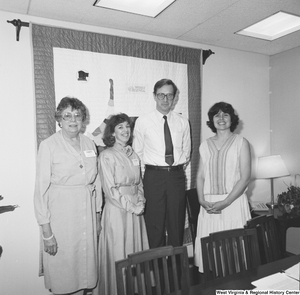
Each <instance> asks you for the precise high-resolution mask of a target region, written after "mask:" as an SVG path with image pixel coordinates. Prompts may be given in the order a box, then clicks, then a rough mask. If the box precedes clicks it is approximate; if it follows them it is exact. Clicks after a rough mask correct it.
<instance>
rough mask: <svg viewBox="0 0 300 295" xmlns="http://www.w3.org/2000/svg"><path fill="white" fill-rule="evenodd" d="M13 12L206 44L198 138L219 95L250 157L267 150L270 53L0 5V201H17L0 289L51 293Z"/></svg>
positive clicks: (6, 233)
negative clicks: (41, 262)
mask: <svg viewBox="0 0 300 295" xmlns="http://www.w3.org/2000/svg"><path fill="white" fill-rule="evenodd" d="M12 19H21V20H22V21H26V22H28V21H33V22H36V23H40V24H45V25H53V26H62V27H68V28H74V29H78V30H87V31H92V32H99V33H107V34H112V35H119V36H123V37H130V38H136V39H144V40H150V41H155V42H162V43H170V44H174V45H180V46H186V47H194V48H203V49H212V50H213V51H214V52H215V55H212V56H211V57H209V58H208V60H207V61H206V64H205V66H204V78H203V85H204V89H203V99H202V106H203V107H202V108H203V110H202V113H203V114H205V116H203V118H202V122H203V126H202V130H203V132H202V134H203V136H202V138H203V139H205V138H207V137H209V136H211V135H212V134H211V133H210V131H209V129H208V128H207V127H206V125H205V121H206V113H207V111H208V109H209V107H210V106H211V105H212V104H213V103H214V102H217V101H221V100H224V101H228V102H230V103H232V104H233V106H234V107H235V108H236V109H237V111H238V113H239V115H240V118H241V120H242V121H243V124H242V127H243V128H242V131H241V134H242V135H243V136H245V137H246V138H247V139H248V140H249V141H250V143H251V146H252V152H253V155H254V157H257V156H260V155H265V154H267V153H269V150H270V133H269V129H270V114H269V113H270V110H269V57H267V56H264V55H259V54H251V53H246V52H240V51H235V50H228V49H224V48H217V47H212V46H207V45H203V46H202V45H199V44H193V43H187V42H180V41H178V40H169V39H164V38H159V37H153V36H152V37H151V36H146V35H144V36H143V35H140V34H134V33H129V32H122V31H115V30H109V29H104V28H96V27H91V26H84V25H77V24H70V23H64V22H59V21H54V20H48V19H41V18H35V17H29V16H27V15H18V14H12V13H8V12H3V11H0V23H1V26H0V36H1V46H0V81H1V82H0V83H1V86H0V97H1V103H2V110H1V115H0V126H1V148H0V167H1V168H0V184H1V185H0V194H1V195H3V196H4V200H3V201H1V202H0V205H9V204H18V205H19V206H20V207H19V208H17V209H16V210H15V211H14V212H8V213H4V214H1V215H0V244H1V245H2V246H3V248H4V252H3V255H2V258H1V259H0V293H1V294H7V295H13V294H18V295H35V294H38V295H43V294H49V292H48V291H46V290H45V289H44V285H43V278H39V277H38V276H37V273H38V251H39V239H38V235H39V233H38V226H37V223H36V221H35V218H34V212H33V191H34V179H35V155H36V144H35V142H36V138H35V120H34V117H35V107H34V90H33V67H32V57H31V45H30V30H29V28H24V27H22V29H21V33H20V41H19V42H16V41H15V40H16V35H15V27H14V26H13V25H12V24H9V23H7V20H12ZM199 115H200V114H199ZM254 163H255V158H254ZM268 189H269V186H268V185H267V184H266V183H263V182H258V181H256V182H255V181H253V182H252V184H251V186H250V189H249V196H251V197H252V198H253V199H261V200H264V198H266V195H265V194H263V193H262V192H264V191H268ZM266 200H267V199H266Z"/></svg>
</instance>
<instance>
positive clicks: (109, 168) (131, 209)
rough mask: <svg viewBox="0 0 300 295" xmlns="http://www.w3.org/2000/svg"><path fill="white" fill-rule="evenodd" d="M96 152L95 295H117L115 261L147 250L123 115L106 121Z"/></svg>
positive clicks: (127, 121) (127, 126)
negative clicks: (100, 197)
mask: <svg viewBox="0 0 300 295" xmlns="http://www.w3.org/2000/svg"><path fill="white" fill-rule="evenodd" d="M106 123H107V125H106V128H105V131H104V135H103V142H104V143H105V145H106V146H107V147H108V148H107V149H105V150H104V151H103V152H101V153H100V178H101V183H102V186H103V191H104V195H105V206H104V209H103V215H102V220H101V226H102V231H101V235H100V241H99V252H100V253H99V255H100V275H99V286H98V289H97V290H95V291H94V292H93V294H97V295H103V294H107V295H112V294H117V290H116V275H115V261H117V260H120V259H124V258H127V255H128V254H131V253H134V252H138V251H142V250H146V249H148V248H149V244H148V238H147V233H146V227H145V222H144V217H143V216H142V214H143V212H144V206H145V198H144V191H143V186H142V181H141V177H140V160H139V158H138V156H137V155H136V153H135V152H134V151H133V150H132V148H131V146H130V145H128V144H129V143H131V140H132V125H131V121H130V119H129V117H128V116H127V115H126V114H118V115H113V116H112V117H111V118H110V119H109V120H108V121H107V122H106Z"/></svg>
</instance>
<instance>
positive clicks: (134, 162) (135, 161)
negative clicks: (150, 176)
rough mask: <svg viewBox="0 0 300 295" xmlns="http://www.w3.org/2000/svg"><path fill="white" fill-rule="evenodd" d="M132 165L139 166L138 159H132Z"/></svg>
mask: <svg viewBox="0 0 300 295" xmlns="http://www.w3.org/2000/svg"><path fill="white" fill-rule="evenodd" d="M132 163H133V166H139V165H140V161H139V159H132Z"/></svg>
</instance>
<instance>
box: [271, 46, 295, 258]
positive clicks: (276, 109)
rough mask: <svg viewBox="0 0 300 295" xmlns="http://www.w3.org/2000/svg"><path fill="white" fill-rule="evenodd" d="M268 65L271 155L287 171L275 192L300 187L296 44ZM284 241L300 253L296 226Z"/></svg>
mask: <svg viewBox="0 0 300 295" xmlns="http://www.w3.org/2000/svg"><path fill="white" fill-rule="evenodd" d="M270 66H271V70H270V77H271V78H270V80H271V84H270V91H271V95H270V108H271V117H270V118H271V128H272V133H271V146H272V154H279V155H281V156H282V158H283V160H284V162H285V164H286V166H287V169H288V170H289V172H290V174H291V176H290V177H283V178H278V179H276V181H275V182H274V189H275V192H276V191H277V194H278V193H281V192H283V191H286V188H287V185H290V184H296V185H298V186H300V177H299V176H300V175H299V176H297V182H296V183H295V175H297V174H300V152H299V151H300V132H299V126H300V116H299V112H300V83H299V81H300V47H297V48H294V49H292V50H289V51H286V52H283V53H281V54H276V55H274V56H272V57H271V59H270ZM277 194H275V195H277ZM287 241H288V243H287V251H289V252H292V253H295V254H300V246H299V245H300V229H296V228H290V229H289V230H288V234H287Z"/></svg>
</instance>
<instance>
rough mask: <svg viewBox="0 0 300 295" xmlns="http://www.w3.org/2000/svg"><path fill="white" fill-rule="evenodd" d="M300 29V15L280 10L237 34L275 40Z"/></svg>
mask: <svg viewBox="0 0 300 295" xmlns="http://www.w3.org/2000/svg"><path fill="white" fill-rule="evenodd" d="M298 30H300V17H299V16H298V15H293V14H290V13H286V12H283V11H279V12H277V13H275V14H273V15H271V16H270V17H268V18H266V19H264V20H262V21H260V22H258V23H256V24H254V25H251V26H250V27H247V28H245V29H243V30H241V31H238V32H236V34H240V35H245V36H249V37H254V38H259V39H264V40H268V41H273V40H275V39H277V38H280V37H283V36H285V35H288V34H291V33H293V32H295V31H298Z"/></svg>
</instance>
